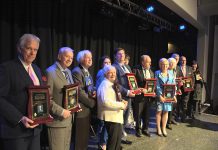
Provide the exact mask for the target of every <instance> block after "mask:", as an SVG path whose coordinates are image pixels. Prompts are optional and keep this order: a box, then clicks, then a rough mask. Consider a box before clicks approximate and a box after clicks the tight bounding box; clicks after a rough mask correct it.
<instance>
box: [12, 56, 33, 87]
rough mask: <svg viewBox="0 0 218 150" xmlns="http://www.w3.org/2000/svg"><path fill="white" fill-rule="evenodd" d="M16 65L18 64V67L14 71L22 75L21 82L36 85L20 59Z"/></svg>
mask: <svg viewBox="0 0 218 150" xmlns="http://www.w3.org/2000/svg"><path fill="white" fill-rule="evenodd" d="M16 63H17V67H16V68H14V69H15V70H17V71H16V73H19V74H20V76H21V80H22V81H24V82H25V83H26V84H28V85H34V84H33V81H32V79H31V78H30V76H29V74H28V72H27V71H26V69H25V68H24V66H23V64H22V63H21V61H20V60H19V59H17V60H16Z"/></svg>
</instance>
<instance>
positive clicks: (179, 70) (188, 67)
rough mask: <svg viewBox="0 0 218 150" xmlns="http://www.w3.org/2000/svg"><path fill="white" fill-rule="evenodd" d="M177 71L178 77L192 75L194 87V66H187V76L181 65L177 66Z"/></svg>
mask: <svg viewBox="0 0 218 150" xmlns="http://www.w3.org/2000/svg"><path fill="white" fill-rule="evenodd" d="M176 71H177V73H176V77H192V82H193V87H194V84H195V78H194V73H193V70H192V67H190V66H186V75H185V76H184V75H183V73H182V69H181V67H180V66H179V67H177V70H176Z"/></svg>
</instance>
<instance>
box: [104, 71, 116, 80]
mask: <svg viewBox="0 0 218 150" xmlns="http://www.w3.org/2000/svg"><path fill="white" fill-rule="evenodd" d="M105 76H106V78H107V79H108V80H109V81H111V82H114V81H115V80H116V69H115V68H111V69H110V70H109V71H108V72H107V73H106V75H105Z"/></svg>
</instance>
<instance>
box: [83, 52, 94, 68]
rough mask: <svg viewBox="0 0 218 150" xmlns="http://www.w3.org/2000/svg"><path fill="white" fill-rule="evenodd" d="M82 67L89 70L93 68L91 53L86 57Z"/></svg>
mask: <svg viewBox="0 0 218 150" xmlns="http://www.w3.org/2000/svg"><path fill="white" fill-rule="evenodd" d="M82 65H83V66H84V67H86V68H89V67H91V66H92V54H91V53H90V54H89V53H88V54H86V55H85V56H84V58H83V62H82Z"/></svg>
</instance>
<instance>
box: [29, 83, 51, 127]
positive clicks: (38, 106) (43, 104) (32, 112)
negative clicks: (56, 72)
mask: <svg viewBox="0 0 218 150" xmlns="http://www.w3.org/2000/svg"><path fill="white" fill-rule="evenodd" d="M28 97H29V102H28V117H29V118H30V119H31V120H33V121H34V123H33V124H32V125H34V124H42V123H48V122H51V121H52V120H53V118H52V117H51V116H50V114H49V109H50V96H49V86H30V87H28Z"/></svg>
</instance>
